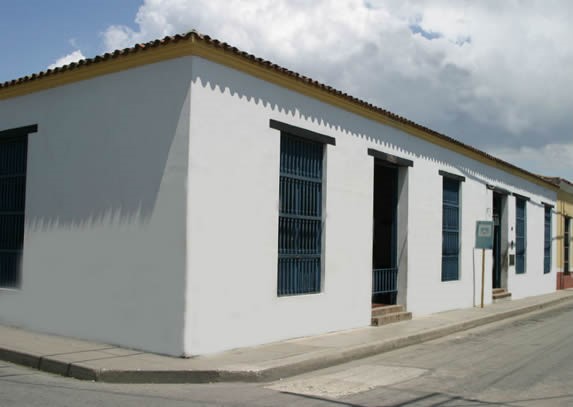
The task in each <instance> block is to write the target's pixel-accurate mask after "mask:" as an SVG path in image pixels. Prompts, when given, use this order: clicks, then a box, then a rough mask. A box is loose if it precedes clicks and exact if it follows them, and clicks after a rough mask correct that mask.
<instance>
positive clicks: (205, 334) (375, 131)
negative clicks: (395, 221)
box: [185, 57, 555, 354]
mask: <svg viewBox="0 0 573 407" xmlns="http://www.w3.org/2000/svg"><path fill="white" fill-rule="evenodd" d="M192 72H193V81H192V86H191V88H192V92H191V128H190V133H191V139H190V154H189V200H188V225H189V227H188V239H187V245H188V246H187V247H188V253H189V278H188V281H187V289H188V291H189V293H190V295H189V302H188V313H187V324H186V329H185V332H186V335H185V338H186V341H185V346H186V348H185V349H186V352H187V353H189V354H201V353H208V352H215V351H220V350H223V349H228V348H233V347H241V346H248V345H255V344H259V343H265V342H270V341H276V340H281V339H285V338H292V337H297V336H305V335H312V334H317V333H323V332H328V331H335V330H341V329H349V328H353V327H360V326H366V325H368V324H369V323H370V290H371V258H372V199H373V194H372V183H373V165H374V160H373V158H372V157H370V156H368V155H367V148H369V147H370V148H375V149H378V150H381V151H384V152H387V153H390V154H394V155H397V156H400V157H404V158H408V159H410V160H413V161H414V167H413V168H410V169H408V170H407V171H408V179H407V196H408V204H407V205H406V207H407V209H408V226H407V228H406V232H407V236H402V237H400V240H401V242H406V243H405V244H407V247H406V249H407V253H408V259H407V267H408V276H407V281H406V280H400V282H401V286H403V285H407V297H406V298H405V299H404V298H403V297H402V299H404V300H405V301H404V302H405V303H407V306H408V309H409V310H410V311H412V312H413V313H414V314H415V315H421V314H427V313H433V312H438V311H443V310H448V309H454V308H464V307H471V306H473V305H475V304H479V292H480V284H481V274H480V273H481V253H480V252H479V251H478V250H474V248H473V247H474V233H475V222H476V221H477V220H487V219H491V211H492V192H491V191H490V190H488V189H487V188H486V184H488V183H490V184H495V185H497V186H499V187H502V188H506V189H509V190H510V191H511V192H518V193H520V194H523V195H527V196H530V197H531V200H532V202H537V203H539V202H540V201H541V200H543V201H545V202H549V203H552V202H554V201H555V192H552V191H550V190H548V189H546V188H544V187H541V186H538V185H536V184H533V183H531V182H528V181H526V180H524V179H523V178H520V177H518V176H515V175H512V174H509V173H507V172H504V171H502V170H499V169H496V168H494V167H492V166H488V165H485V164H483V163H481V162H478V161H474V160H471V159H469V158H467V157H465V156H463V155H460V154H458V153H455V152H452V151H450V150H446V149H444V148H441V147H438V146H436V145H434V144H430V143H428V142H425V141H423V140H421V139H419V138H416V137H413V136H410V135H408V134H406V133H404V132H401V131H399V130H397V129H394V128H391V127H388V126H384V125H382V124H380V123H377V122H374V121H371V120H368V119H365V118H363V117H361V116H357V115H354V114H351V113H349V112H347V111H344V110H341V109H339V108H336V107H333V106H331V105H328V104H325V103H322V102H319V101H317V100H315V99H312V98H310V97H307V96H303V95H301V94H297V93H295V92H292V91H289V90H287V89H284V88H281V87H279V86H276V85H273V84H270V83H267V82H265V81H262V80H259V79H257V78H255V77H252V76H249V75H247V74H244V73H241V72H238V71H235V70H233V69H230V68H228V67H223V66H221V65H218V64H215V63H211V62H208V61H206V60H204V59H202V58H199V57H194V58H193V69H192ZM269 119H275V120H279V121H282V122H285V123H288V124H291V125H294V126H299V127H302V128H305V129H308V130H312V131H316V132H319V133H322V134H325V135H328V136H332V137H335V138H336V146H330V145H328V146H326V155H325V159H326V176H325V184H324V185H325V191H326V195H325V196H326V197H325V199H326V201H325V209H326V210H325V232H324V253H323V256H324V268H325V270H324V272H325V278H324V284H323V290H322V292H321V293H319V294H313V295H303V296H293V297H277V295H276V286H277V282H276V279H277V246H278V243H277V239H278V196H279V194H278V192H279V182H278V180H279V151H280V144H279V142H280V132H279V131H277V130H274V129H271V128H270V127H269ZM439 170H445V171H448V172H451V173H455V174H459V175H462V176H465V177H466V181H465V182H464V183H462V189H461V195H462V209H461V210H462V228H461V241H462V251H461V260H460V269H461V272H460V280H459V281H454V282H442V281H441V244H442V243H441V241H442V238H441V236H442V229H441V228H442V226H441V222H442V220H441V213H442V177H441V176H440V175H439V174H438V171H439ZM528 211H529V212H528V222H529V223H530V224H528V233H529V234H536V233H538V232H539V233H540V230H541V229H539V228H540V227H542V222H543V216H542V213H541V212H540V213H537V206H532V208H531V209H528ZM510 212H511V211H510ZM511 216H512V215H511V214H510V216H508V217H507V218H508V221H509V219H510V218H511ZM513 216H514V215H513ZM537 217H539V219H537ZM540 222H541V223H540ZM539 225H541V226H539ZM403 232H404V230H401V233H403ZM540 236H542V233H540ZM541 239H542V238H541ZM538 240H539V238H538V237H533V236H532V237H531V238H528V247H530V248H531V249H530V250H529V252H528V253H529V254H528V273H527V275H526V276H525V279H529V280H528V281H527V283H525V284H526V285H527V288H524V286H523V284H521V282H522V281H524V280H525V279H524V278H521V280H520V277H517V278H514V277H513V276H512V277H511V278H510V281H509V287H510V291H511V290H515V293H514V295H515V296H516V297H519V296H523V295H534V294H541V293H544V292H549V291H552V290H553V289H554V281H555V273H554V270H553V271H552V272H551V273H550V274H548V275H543V270H542V256H543V251H542V247H539V248H538V247H537V246H539V244H538V243H539V242H538ZM534 248H535V249H534ZM537 249H538V250H537ZM491 267H492V258H491V251H488V253H487V256H486V291H485V299H486V303H490V302H491V284H492V283H491ZM511 273H514V271H512V270H510V274H511ZM550 280H551V283H552V284H549V281H550ZM546 283H547V284H546ZM550 286H551V287H550Z"/></svg>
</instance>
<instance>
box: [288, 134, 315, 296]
mask: <svg viewBox="0 0 573 407" xmlns="http://www.w3.org/2000/svg"><path fill="white" fill-rule="evenodd" d="M323 150H324V145H323V144H321V143H315V142H312V141H307V140H304V139H302V138H299V137H296V136H292V135H290V134H288V133H284V132H283V133H281V155H280V186H279V201H280V205H279V256H278V257H279V258H278V285H277V287H278V289H277V293H278V295H279V296H282V295H296V294H308V293H316V292H320V277H321V260H322V159H323Z"/></svg>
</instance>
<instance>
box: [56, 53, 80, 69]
mask: <svg viewBox="0 0 573 407" xmlns="http://www.w3.org/2000/svg"><path fill="white" fill-rule="evenodd" d="M85 58H86V57H85V56H84V54H82V51H80V50H76V51H74V52H72V53H71V54H68V55H64V56H63V57H61V58H58V59H57V60H56V62H54V63H53V64H51V65H49V66H48V69H54V68H58V67H60V66H64V65H67V64H71V63H72V62H77V61H79V60H80V59H85Z"/></svg>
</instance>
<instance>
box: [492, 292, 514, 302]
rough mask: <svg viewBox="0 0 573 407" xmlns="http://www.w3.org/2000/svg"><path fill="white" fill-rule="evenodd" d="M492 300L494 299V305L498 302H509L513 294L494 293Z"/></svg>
mask: <svg viewBox="0 0 573 407" xmlns="http://www.w3.org/2000/svg"><path fill="white" fill-rule="evenodd" d="M492 298H493V302H494V304H495V303H497V302H500V301H509V300H511V293H508V292H507V291H503V292H498V293H494V294H493V295H492Z"/></svg>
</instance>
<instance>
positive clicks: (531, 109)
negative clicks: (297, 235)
mask: <svg viewBox="0 0 573 407" xmlns="http://www.w3.org/2000/svg"><path fill="white" fill-rule="evenodd" d="M571 16H573V2H571V1H570V0H553V1H551V2H545V1H536V0H523V1H514V0H507V1H485V0H484V1H472V0H368V1H367V2H365V1H364V0H312V1H307V0H272V1H269V0H81V1H79V0H76V1H73V0H68V1H63V0H42V1H39V0H22V1H10V0H0V51H1V52H2V54H1V55H2V60H1V63H0V82H4V81H7V80H10V79H15V78H18V77H21V76H23V75H27V74H31V73H35V72H39V71H42V70H45V69H46V68H47V67H48V66H50V65H52V64H54V63H56V62H57V63H69V62H70V61H73V60H75V59H77V58H81V57H92V56H94V55H97V54H101V53H103V52H106V51H109V50H113V49H118V48H123V47H128V46H132V45H133V44H134V43H136V42H145V41H150V40H153V39H156V38H161V37H163V36H165V35H170V34H174V33H182V32H187V31H189V30H191V29H197V30H198V31H200V32H202V33H204V34H209V35H211V36H213V37H215V38H217V39H220V40H222V41H225V42H228V43H230V44H232V45H234V46H236V47H238V48H240V49H242V50H244V51H248V52H251V53H253V54H255V55H257V56H259V57H262V58H265V59H269V60H271V61H273V62H275V63H278V64H280V65H283V66H285V67H287V68H289V69H291V70H294V71H296V72H299V73H302V74H305V75H308V76H310V77H312V78H314V79H316V80H319V81H321V82H324V83H327V84H329V85H332V86H334V87H335V88H338V89H340V90H342V91H344V92H347V93H350V94H352V95H353V96H356V97H358V98H361V99H364V100H367V101H369V102H371V103H374V104H375V105H377V106H380V107H383V108H385V109H388V110H390V111H392V112H394V113H397V114H400V115H402V116H405V117H407V118H409V119H411V120H414V121H416V122H418V123H420V124H422V125H425V126H428V127H430V128H432V129H434V130H436V131H439V132H442V133H445V134H447V135H448V136H450V137H453V138H456V139H458V140H460V141H462V142H465V143H467V144H470V145H472V146H474V147H477V148H479V149H482V150H484V151H486V152H488V153H490V154H492V155H494V156H497V157H499V158H502V159H504V160H507V161H509V162H511V163H513V164H515V165H518V166H520V167H522V168H524V169H527V170H529V171H531V172H535V173H540V174H546V175H551V176H561V177H565V178H568V179H572V180H573V121H572V120H571V112H573V98H571V95H570V94H571V91H570V89H571V86H572V84H573V69H571V64H572V62H573V43H572V42H571V41H569V39H570V38H573V25H572V24H571Z"/></svg>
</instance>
